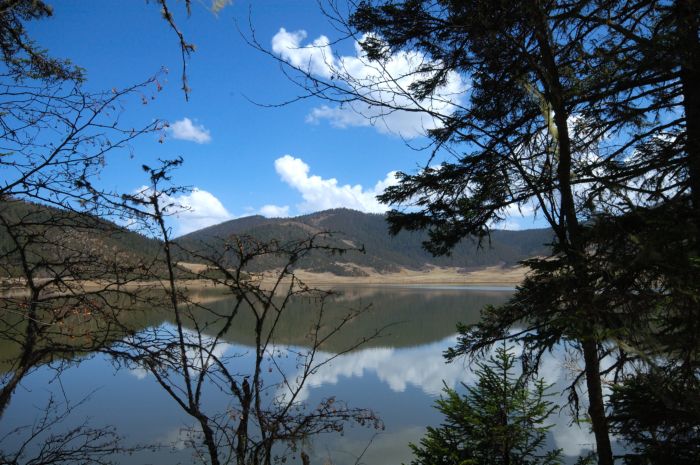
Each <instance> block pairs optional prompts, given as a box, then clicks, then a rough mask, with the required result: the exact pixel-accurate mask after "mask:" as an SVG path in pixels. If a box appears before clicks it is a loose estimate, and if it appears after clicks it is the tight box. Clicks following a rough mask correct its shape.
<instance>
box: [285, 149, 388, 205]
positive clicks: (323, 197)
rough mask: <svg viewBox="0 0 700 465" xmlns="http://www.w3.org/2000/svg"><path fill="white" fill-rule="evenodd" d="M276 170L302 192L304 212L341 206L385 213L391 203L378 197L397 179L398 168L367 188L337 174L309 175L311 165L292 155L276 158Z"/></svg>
mask: <svg viewBox="0 0 700 465" xmlns="http://www.w3.org/2000/svg"><path fill="white" fill-rule="evenodd" d="M275 170H276V171H277V174H279V176H280V178H281V179H282V181H284V182H285V183H287V184H288V185H289V186H291V187H292V188H294V189H296V190H297V191H299V193H301V196H302V198H303V199H304V202H303V203H301V204H299V205H297V208H298V209H299V211H300V212H301V213H309V212H314V211H318V210H326V209H329V208H340V207H345V208H352V209H354V210H359V211H363V212H368V213H383V212H385V211H386V210H387V209H388V207H387V206H386V205H383V204H381V203H379V201H378V200H377V198H376V197H377V195H378V194H381V193H382V192H384V189H386V188H387V187H388V186H390V185H393V184H396V182H397V181H396V172H395V171H392V172H390V173H388V174H387V175H386V178H384V179H383V180H381V181H379V182H377V183H376V184H375V185H374V187H372V188H368V189H365V188H363V187H362V186H361V185H360V184H356V185H354V186H351V185H350V184H344V185H340V184H339V183H338V180H337V179H335V178H330V179H323V178H321V177H320V176H316V175H312V176H309V171H310V168H309V165H307V164H306V163H304V161H303V160H301V159H300V158H294V157H292V156H291V155H285V156H283V157H280V158H278V159H277V160H275Z"/></svg>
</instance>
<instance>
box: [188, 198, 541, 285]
mask: <svg viewBox="0 0 700 465" xmlns="http://www.w3.org/2000/svg"><path fill="white" fill-rule="evenodd" d="M323 231H328V232H330V233H331V237H329V238H328V240H327V242H326V244H327V245H331V246H337V247H344V248H347V247H349V246H350V247H356V248H362V247H364V250H365V253H360V252H349V253H347V254H344V255H342V256H327V255H324V254H322V253H316V254H313V255H312V256H310V257H308V258H306V259H305V260H304V261H302V262H300V263H299V267H300V268H304V269H307V270H310V271H315V272H332V273H335V274H338V275H357V276H363V275H365V274H366V273H365V271H363V269H362V268H372V269H374V270H376V271H378V272H392V271H398V270H399V269H402V268H405V269H411V270H420V269H425V268H426V267H428V266H439V267H458V268H462V269H474V268H481V267H486V266H499V265H501V266H512V265H515V264H517V262H518V261H520V260H523V259H525V258H529V257H533V256H537V255H546V254H547V253H548V247H547V246H546V245H545V244H547V243H549V242H551V239H552V234H551V231H550V230H549V229H532V230H525V231H493V233H492V235H491V238H490V241H489V240H485V241H484V242H483V243H482V244H481V247H479V246H478V245H477V243H476V242H474V241H473V240H469V239H467V240H464V241H462V242H461V243H460V244H459V245H458V246H457V247H456V248H455V249H454V251H453V252H452V254H451V255H450V256H444V257H433V256H432V255H430V254H429V253H428V252H426V251H425V250H423V247H422V242H423V241H424V240H425V239H426V235H425V234H424V233H411V232H402V233H400V234H398V235H397V236H394V237H392V236H390V235H389V233H388V232H387V225H386V222H385V218H384V215H381V214H368V213H361V212H358V211H354V210H347V209H335V210H326V211H322V212H317V213H312V214H310V215H304V216H299V217H296V218H264V217H262V216H251V217H246V218H241V219H236V220H231V221H227V222H225V223H221V224H218V225H215V226H210V227H208V228H204V229H201V230H199V231H195V232H193V233H190V234H187V235H185V236H182V237H180V238H178V239H177V242H178V244H180V245H181V246H182V248H183V249H186V250H192V251H195V252H197V253H202V254H205V252H204V251H205V250H207V249H208V248H213V249H215V250H216V249H217V248H218V247H219V246H220V239H222V238H224V239H225V238H227V237H230V236H231V235H249V236H252V237H254V238H256V239H260V240H269V239H273V238H274V239H279V240H282V241H284V240H292V239H298V238H303V237H306V236H308V235H309V234H313V233H317V232H323ZM178 258H179V259H180V260H182V261H196V260H195V259H194V258H193V257H192V256H187V255H186V254H180V256H179V257H178ZM278 264H279V263H276V262H275V260H274V259H272V258H270V259H266V260H261V261H259V262H258V263H257V264H256V265H255V267H256V268H257V269H259V270H262V269H268V268H273V267H274V266H275V265H278Z"/></svg>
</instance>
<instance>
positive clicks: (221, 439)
mask: <svg viewBox="0 0 700 465" xmlns="http://www.w3.org/2000/svg"><path fill="white" fill-rule="evenodd" d="M179 163H180V161H179V160H176V161H171V162H165V163H164V165H163V166H162V167H160V168H157V169H151V168H148V167H145V168H147V169H148V172H149V175H150V179H151V186H150V187H149V189H148V190H147V191H144V192H142V193H139V194H137V195H132V196H128V197H127V198H126V199H125V200H127V201H128V202H129V203H131V204H132V205H134V208H139V209H141V212H142V216H144V217H145V218H147V219H148V220H150V221H152V222H153V225H154V226H155V228H157V230H158V232H159V234H160V237H161V239H162V244H163V250H164V252H165V265H166V268H167V270H168V271H167V275H166V276H165V277H164V279H163V281H162V286H163V290H164V295H165V296H166V298H165V302H163V304H164V306H165V308H167V310H168V312H171V314H172V317H173V319H174V325H173V327H172V328H157V329H154V330H151V331H143V332H140V333H138V334H136V335H133V336H131V337H128V338H126V339H124V340H123V341H121V342H120V343H119V344H117V345H116V346H114V347H112V348H110V350H109V353H110V354H111V355H112V356H114V357H116V359H117V361H123V362H124V363H127V364H129V365H131V364H135V365H137V366H139V367H143V368H146V369H147V370H148V371H149V372H150V373H151V374H152V375H153V376H154V377H155V379H156V381H157V382H158V383H159V384H160V385H161V387H162V388H163V389H164V390H165V392H166V393H167V394H168V395H169V396H170V397H171V398H173V400H174V401H175V402H176V403H177V405H179V406H180V408H182V410H183V411H185V412H186V413H187V414H188V415H190V416H191V417H192V418H193V419H194V420H195V422H196V428H194V429H193V430H192V431H190V435H189V438H190V440H189V442H190V444H191V445H192V446H193V447H194V449H195V450H196V451H199V457H200V458H201V459H202V460H204V461H208V462H209V463H212V464H221V463H237V464H240V465H242V464H271V463H273V462H275V461H276V460H277V459H280V460H281V459H282V458H284V457H286V456H288V455H289V454H290V453H295V452H299V453H300V455H301V456H302V458H303V460H308V455H307V453H306V452H305V451H304V450H303V447H304V444H305V443H306V441H308V440H309V439H310V438H312V437H313V436H314V435H317V434H320V433H325V432H338V431H342V430H343V427H344V425H345V423H347V422H357V423H360V424H364V425H369V426H373V427H375V428H381V427H382V424H381V421H380V420H379V419H378V418H377V417H376V415H375V414H374V413H373V412H371V411H369V410H366V409H358V408H351V407H349V406H347V405H345V404H344V403H343V402H341V401H339V400H336V399H335V398H333V397H331V398H328V399H325V400H323V401H322V402H321V403H320V404H319V405H317V406H316V407H313V408H310V407H309V406H307V405H305V403H304V402H303V399H302V398H301V397H300V393H301V392H302V390H303V389H304V387H305V384H306V383H307V381H308V380H309V379H310V378H311V377H312V376H313V374H314V373H315V372H316V371H317V370H318V369H319V368H320V367H322V366H323V365H325V364H327V363H330V362H331V361H332V360H333V359H334V358H335V357H337V356H339V355H341V354H343V353H346V352H347V351H350V350H353V349H355V348H356V347H358V346H359V345H361V344H363V343H364V342H366V341H367V340H368V339H370V338H372V337H375V336H376V335H377V334H378V332H377V333H374V334H369V335H366V336H365V337H362V338H360V339H358V340H357V341H356V342H355V343H354V344H350V345H348V346H347V347H346V348H345V349H344V350H343V351H340V352H339V353H337V354H336V355H334V356H331V357H325V356H324V357H320V356H319V349H321V348H322V347H323V346H324V344H326V343H327V342H328V341H329V340H330V339H331V338H333V337H334V336H335V335H336V334H338V332H340V331H341V330H342V329H343V328H344V327H345V326H346V325H347V323H349V322H350V321H352V320H353V319H354V318H355V317H357V316H358V315H359V314H360V313H362V312H363V311H364V310H365V308H359V309H348V311H347V313H346V314H345V315H343V316H342V317H341V318H339V319H329V318H327V316H326V311H325V309H326V305H327V301H328V299H329V298H331V296H332V295H333V292H330V291H324V290H320V289H314V288H311V287H309V286H307V285H306V284H304V283H303V282H301V281H300V280H299V279H298V278H297V277H296V276H295V275H294V266H295V265H296V264H297V263H298V261H299V260H301V259H303V258H304V257H305V256H307V255H308V254H310V253H317V252H325V253H345V252H348V251H349V249H338V248H334V247H329V246H327V245H325V244H324V238H325V236H326V234H316V235H312V236H310V237H308V238H303V239H299V240H290V241H288V242H279V241H272V242H260V241H258V240H255V239H253V238H250V237H231V238H229V239H226V240H221V242H220V243H218V244H216V245H215V246H211V249H210V250H208V251H207V253H202V252H201V251H200V252H190V253H191V255H194V256H195V257H196V258H197V259H198V261H199V262H200V263H204V264H206V265H207V270H206V271H204V272H202V273H197V274H194V275H190V277H192V278H198V279H199V280H200V281H201V280H205V281H206V282H209V283H210V284H213V285H214V286H215V287H217V288H219V289H221V291H222V292H223V293H224V294H225V295H227V296H228V297H229V299H230V300H228V302H229V304H228V306H227V308H225V309H222V308H220V307H213V306H207V304H206V303H202V302H198V301H197V300H196V299H191V298H189V297H188V294H187V292H186V290H185V289H184V288H183V287H182V285H181V284H179V281H178V278H183V277H187V275H186V274H185V273H184V271H183V270H182V269H181V268H178V266H177V264H176V263H175V260H174V254H173V253H174V249H175V248H177V247H178V246H177V244H176V243H175V242H173V241H172V239H171V237H170V231H169V228H168V227H167V226H166V223H165V218H166V216H167V215H168V214H169V213H172V212H173V209H174V208H176V207H177V206H176V205H174V204H172V203H171V202H169V200H168V199H170V198H171V196H172V195H173V194H174V190H173V189H171V188H168V187H167V181H169V179H170V178H169V171H170V169H171V168H173V167H174V166H177V165H179ZM267 257H275V259H277V260H280V261H281V263H283V265H282V266H281V268H280V269H277V270H275V271H273V272H267V273H254V272H251V271H249V270H250V267H251V265H252V264H253V263H254V262H255V261H256V260H260V259H265V258H267ZM302 298H303V299H308V304H307V305H304V308H303V311H304V312H305V314H306V315H307V317H308V318H309V319H308V321H309V322H310V326H309V327H307V328H300V331H306V333H305V340H306V343H305V344H304V346H303V347H301V348H298V349H294V350H292V349H287V348H285V347H282V346H280V345H279V342H278V341H277V340H276V333H277V327H278V324H279V323H280V321H281V320H282V319H283V316H284V314H285V312H289V311H291V310H290V308H289V306H290V303H292V302H293V301H294V300H298V299H302ZM245 321H248V322H252V324H251V325H250V326H251V327H250V328H249V330H250V331H251V332H252V333H253V334H254V341H255V342H254V344H253V346H252V347H251V348H250V349H249V350H250V352H251V358H252V361H250V363H248V364H246V363H244V362H243V361H241V355H242V354H229V355H226V354H225V353H223V352H222V348H223V347H225V346H226V345H227V344H226V342H225V341H226V339H225V336H226V334H227V332H228V331H229V330H230V329H231V328H232V327H233V326H234V325H237V324H238V325H240V324H243V323H244V322H245ZM282 352H284V353H285V355H286V356H289V355H290V354H291V356H292V357H293V358H294V359H296V364H295V368H294V369H293V370H292V371H293V372H292V373H290V372H289V371H288V370H289V368H284V366H283V365H282V364H280V363H279V362H278V357H279V356H280V355H281V354H282ZM270 379H273V381H270ZM212 386H214V387H216V388H217V390H219V391H221V392H223V393H224V394H226V395H227V396H230V398H231V403H230V406H229V408H228V409H227V410H226V411H223V412H221V411H219V412H216V411H215V412H211V411H208V410H207V407H206V397H207V395H206V391H207V389H208V388H211V387H212ZM300 447H301V448H302V449H301V450H299V448H300ZM304 457H306V458H304Z"/></svg>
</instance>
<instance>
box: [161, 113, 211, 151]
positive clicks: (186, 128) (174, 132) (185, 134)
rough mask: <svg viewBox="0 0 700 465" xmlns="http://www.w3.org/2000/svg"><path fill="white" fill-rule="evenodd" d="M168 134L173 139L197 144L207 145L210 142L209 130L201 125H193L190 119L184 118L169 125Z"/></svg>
mask: <svg viewBox="0 0 700 465" xmlns="http://www.w3.org/2000/svg"><path fill="white" fill-rule="evenodd" d="M168 133H170V135H171V136H172V137H173V139H180V140H187V141H190V142H196V143H197V144H207V143H209V142H211V134H209V130H208V129H207V128H205V127H204V126H202V125H201V124H194V123H193V122H192V120H191V119H189V118H187V117H185V118H182V119H181V120H178V121H175V122H174V123H170V127H169V128H168Z"/></svg>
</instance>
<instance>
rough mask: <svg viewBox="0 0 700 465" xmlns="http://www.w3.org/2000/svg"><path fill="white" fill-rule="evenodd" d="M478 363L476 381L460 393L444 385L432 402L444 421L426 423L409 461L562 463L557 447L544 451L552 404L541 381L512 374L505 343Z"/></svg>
mask: <svg viewBox="0 0 700 465" xmlns="http://www.w3.org/2000/svg"><path fill="white" fill-rule="evenodd" d="M477 366H478V368H477V370H476V371H475V374H476V376H477V378H478V379H477V382H476V384H475V385H474V386H467V385H464V389H465V390H466V392H465V393H464V394H459V393H457V391H455V390H454V389H451V388H448V387H445V389H444V393H445V395H444V397H442V398H441V399H439V400H438V401H437V402H436V407H437V409H438V410H439V411H440V413H442V414H443V415H444V417H445V420H444V422H443V423H442V424H441V425H440V426H439V427H428V431H427V433H426V435H425V437H424V438H423V439H421V441H420V445H415V444H411V449H412V450H413V454H414V455H415V456H416V458H415V460H413V461H412V462H411V465H437V464H440V465H452V464H454V465H462V464H470V465H481V464H483V465H486V464H489V465H495V464H510V465H525V464H527V465H535V464H540V465H554V464H558V463H561V458H560V451H559V450H552V451H544V450H543V449H544V446H545V440H546V437H547V431H548V430H549V429H550V428H551V425H547V424H546V421H547V419H548V418H549V416H550V415H551V414H552V412H553V411H554V410H555V409H556V407H555V406H554V405H553V404H552V402H550V401H548V400H547V399H546V397H547V396H548V394H547V390H548V388H549V386H547V385H546V384H545V382H544V380H543V379H539V380H537V381H535V382H534V383H531V381H530V380H529V378H528V376H527V374H523V375H521V376H516V374H515V370H514V366H515V355H513V353H512V348H506V346H505V344H504V345H502V346H499V347H497V348H496V351H495V354H494V355H492V356H491V357H489V359H488V361H486V362H480V363H478V365H477Z"/></svg>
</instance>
